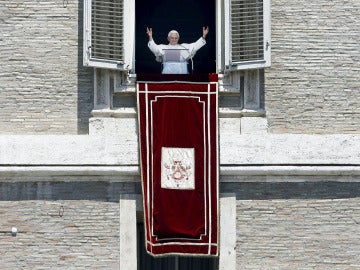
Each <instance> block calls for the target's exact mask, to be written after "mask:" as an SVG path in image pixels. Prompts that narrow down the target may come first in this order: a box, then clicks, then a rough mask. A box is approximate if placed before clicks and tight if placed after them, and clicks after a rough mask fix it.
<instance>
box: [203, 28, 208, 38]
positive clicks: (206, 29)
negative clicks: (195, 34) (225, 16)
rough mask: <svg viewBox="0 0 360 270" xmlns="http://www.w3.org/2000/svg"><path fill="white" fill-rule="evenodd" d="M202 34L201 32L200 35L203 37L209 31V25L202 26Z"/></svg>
mask: <svg viewBox="0 0 360 270" xmlns="http://www.w3.org/2000/svg"><path fill="white" fill-rule="evenodd" d="M202 32H203V34H202V37H203V39H205V38H206V36H207V34H208V33H209V27H208V26H206V27H203V31H202Z"/></svg>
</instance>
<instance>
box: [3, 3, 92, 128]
mask: <svg viewBox="0 0 360 270" xmlns="http://www.w3.org/2000/svg"><path fill="white" fill-rule="evenodd" d="M63 3H64V4H65V6H64V5H63ZM81 6H82V1H54V0H47V1H10V0H4V1H2V2H1V7H0V24H1V27H0V36H1V38H0V50H1V54H0V62H1V65H0V89H1V91H0V108H1V110H0V133H1V134H78V133H87V129H88V118H89V116H90V110H91V108H92V95H93V89H92V87H93V86H92V77H91V76H92V69H84V68H83V67H82V8H81Z"/></svg>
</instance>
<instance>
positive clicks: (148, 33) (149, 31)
mask: <svg viewBox="0 0 360 270" xmlns="http://www.w3.org/2000/svg"><path fill="white" fill-rule="evenodd" d="M146 34H147V35H148V37H149V41H150V40H152V39H153V37H152V28H149V27H146Z"/></svg>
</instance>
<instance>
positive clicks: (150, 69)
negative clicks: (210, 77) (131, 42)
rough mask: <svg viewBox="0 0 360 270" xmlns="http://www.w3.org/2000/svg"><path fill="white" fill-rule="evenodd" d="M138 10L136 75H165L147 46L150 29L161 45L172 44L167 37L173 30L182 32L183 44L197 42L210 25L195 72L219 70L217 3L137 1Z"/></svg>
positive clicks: (171, 0) (198, 1) (210, 1)
mask: <svg viewBox="0 0 360 270" xmlns="http://www.w3.org/2000/svg"><path fill="white" fill-rule="evenodd" d="M135 7H136V13H135V16H136V17H135V18H136V36H135V40H136V43H135V44H136V49H135V60H136V61H135V66H136V70H135V72H136V73H160V72H161V64H160V63H158V62H156V61H155V56H154V55H153V54H152V53H151V51H150V50H149V48H148V47H147V43H148V36H147V34H146V27H147V26H148V27H151V28H152V29H153V38H154V41H155V42H156V43H157V44H168V41H167V34H168V32H169V31H170V30H173V29H174V30H177V31H178V32H179V33H180V41H179V43H192V42H195V41H196V40H197V39H198V38H200V37H201V35H202V27H203V26H209V29H210V32H209V34H208V36H207V38H206V42H207V44H206V45H205V46H204V47H202V48H201V49H200V50H199V51H198V52H197V54H196V56H195V57H194V73H214V72H215V71H216V63H215V61H216V57H215V53H216V52H215V48H216V47H215V0H196V1H194V0H193V1H191V0H153V1H146V0H136V3H135ZM189 70H191V68H189Z"/></svg>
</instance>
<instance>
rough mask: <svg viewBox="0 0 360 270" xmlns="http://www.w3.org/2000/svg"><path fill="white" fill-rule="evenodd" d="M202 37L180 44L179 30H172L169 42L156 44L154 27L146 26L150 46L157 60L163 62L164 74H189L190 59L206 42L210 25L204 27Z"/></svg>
mask: <svg viewBox="0 0 360 270" xmlns="http://www.w3.org/2000/svg"><path fill="white" fill-rule="evenodd" d="M202 32H203V34H202V37H201V38H199V39H198V40H197V41H195V42H194V43H181V44H179V43H178V42H179V38H180V35H179V33H178V32H177V31H175V30H171V31H170V32H169V34H168V41H169V44H167V45H166V44H159V45H158V44H156V43H155V41H154V40H153V34H152V28H148V27H147V28H146V33H147V35H148V36H149V42H148V47H149V49H150V51H152V53H153V54H154V55H155V56H156V61H158V62H162V66H163V68H162V73H163V74H188V73H189V72H188V67H187V64H188V61H189V60H191V62H192V58H193V57H194V55H195V54H196V52H197V51H198V50H199V49H200V48H201V47H203V46H204V45H205V44H206V40H205V39H206V35H207V34H208V33H209V27H203V31H202Z"/></svg>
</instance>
